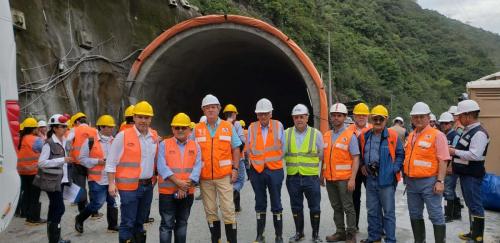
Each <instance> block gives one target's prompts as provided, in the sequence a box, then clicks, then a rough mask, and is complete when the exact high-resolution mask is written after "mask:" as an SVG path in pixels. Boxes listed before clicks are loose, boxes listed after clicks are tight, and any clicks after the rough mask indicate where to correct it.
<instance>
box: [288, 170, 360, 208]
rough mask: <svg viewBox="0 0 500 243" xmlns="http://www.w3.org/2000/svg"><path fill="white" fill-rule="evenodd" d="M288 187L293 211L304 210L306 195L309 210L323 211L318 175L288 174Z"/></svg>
mask: <svg viewBox="0 0 500 243" xmlns="http://www.w3.org/2000/svg"><path fill="white" fill-rule="evenodd" d="M286 188H287V190H288V195H289V196H290V204H291V206H292V213H294V214H295V213H302V211H303V210H304V195H305V196H306V199H307V205H308V206H309V212H310V213H320V212H321V209H320V202H321V189H320V185H319V177H318V176H302V175H299V174H297V175H288V176H287V177H286ZM351 197H352V196H351Z"/></svg>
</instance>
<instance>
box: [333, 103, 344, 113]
mask: <svg viewBox="0 0 500 243" xmlns="http://www.w3.org/2000/svg"><path fill="white" fill-rule="evenodd" d="M334 112H335V113H342V114H346V115H347V107H346V106H345V105H344V104H342V103H335V104H333V105H332V107H330V113H334Z"/></svg>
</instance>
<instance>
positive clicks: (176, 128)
mask: <svg viewBox="0 0 500 243" xmlns="http://www.w3.org/2000/svg"><path fill="white" fill-rule="evenodd" d="M174 129H175V130H177V131H179V130H186V129H188V127H174Z"/></svg>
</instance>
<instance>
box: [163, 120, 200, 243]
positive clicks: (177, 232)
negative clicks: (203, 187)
mask: <svg viewBox="0 0 500 243" xmlns="http://www.w3.org/2000/svg"><path fill="white" fill-rule="evenodd" d="M190 123H191V119H190V118H189V116H187V115H186V114H184V113H179V114H177V115H175V116H174V118H173V119H172V122H171V124H170V126H171V127H172V133H173V134H174V137H172V138H168V139H166V140H164V141H162V142H161V143H160V145H159V146H158V173H159V181H158V189H159V192H160V202H159V207H160V215H161V224H160V242H161V243H170V242H172V235H174V238H175V239H174V242H178V243H184V242H186V236H187V223H188V218H189V214H190V212H191V206H192V205H193V200H194V190H195V187H194V185H195V184H198V182H199V179H200V172H201V165H202V162H201V149H200V146H199V145H198V144H197V143H196V142H195V141H194V140H192V139H188V136H189V134H190V131H189V125H190Z"/></svg>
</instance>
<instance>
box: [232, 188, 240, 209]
mask: <svg viewBox="0 0 500 243" xmlns="http://www.w3.org/2000/svg"><path fill="white" fill-rule="evenodd" d="M233 201H234V211H235V212H237V213H239V212H241V205H240V192H239V191H236V190H234V191H233Z"/></svg>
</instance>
